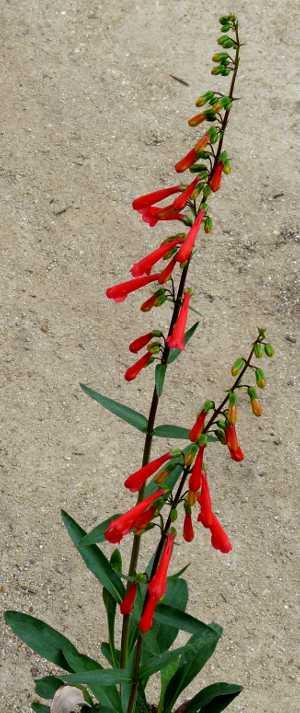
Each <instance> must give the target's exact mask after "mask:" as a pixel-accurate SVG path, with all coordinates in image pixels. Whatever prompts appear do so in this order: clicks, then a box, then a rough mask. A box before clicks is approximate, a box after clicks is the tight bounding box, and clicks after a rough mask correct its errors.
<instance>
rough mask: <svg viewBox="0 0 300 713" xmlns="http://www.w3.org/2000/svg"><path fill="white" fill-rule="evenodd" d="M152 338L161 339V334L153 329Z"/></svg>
mask: <svg viewBox="0 0 300 713" xmlns="http://www.w3.org/2000/svg"><path fill="white" fill-rule="evenodd" d="M152 337H162V332H161V331H160V330H159V329H154V330H153V332H152Z"/></svg>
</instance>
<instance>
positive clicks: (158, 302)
mask: <svg viewBox="0 0 300 713" xmlns="http://www.w3.org/2000/svg"><path fill="white" fill-rule="evenodd" d="M166 300H167V295H166V294H165V293H164V294H162V295H158V297H156V300H155V307H160V305H163V304H164V302H165V301H166Z"/></svg>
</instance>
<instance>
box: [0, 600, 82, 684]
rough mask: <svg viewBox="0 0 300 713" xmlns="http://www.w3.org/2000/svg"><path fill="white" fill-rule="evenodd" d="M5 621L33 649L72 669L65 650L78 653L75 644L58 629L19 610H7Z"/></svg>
mask: <svg viewBox="0 0 300 713" xmlns="http://www.w3.org/2000/svg"><path fill="white" fill-rule="evenodd" d="M5 621H6V623H7V624H8V626H10V628H11V629H12V630H13V632H14V633H15V634H16V635H17V636H18V637H19V638H20V639H21V640H22V641H24V643H25V644H27V646H29V647H30V648H31V649H32V650H33V651H35V652H36V653H37V654H39V655H40V656H42V657H43V658H45V659H47V660H48V661H51V662H52V663H54V664H56V665H57V666H60V667H61V668H64V669H65V670H66V671H71V670H72V668H71V667H70V666H69V664H68V663H67V661H66V659H65V656H64V655H63V653H62V652H63V650H65V651H69V652H74V653H77V651H76V648H75V646H73V644H71V642H70V641H69V640H68V639H67V638H66V637H65V636H63V635H62V634H60V633H59V632H58V631H55V629H52V627H51V626H49V625H48V624H46V623H45V622H44V621H41V620H40V619H35V618H34V617H33V616H30V614H23V612H18V611H11V610H9V611H6V612H5Z"/></svg>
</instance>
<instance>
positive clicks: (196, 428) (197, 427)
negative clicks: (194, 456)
mask: <svg viewBox="0 0 300 713" xmlns="http://www.w3.org/2000/svg"><path fill="white" fill-rule="evenodd" d="M206 416H207V411H204V409H202V411H200V413H199V415H198V416H197V419H196V421H195V423H194V425H193V428H192V429H191V430H190V432H189V439H190V441H192V442H193V443H195V442H196V441H198V438H200V436H201V433H202V431H203V428H204V424H205V419H206Z"/></svg>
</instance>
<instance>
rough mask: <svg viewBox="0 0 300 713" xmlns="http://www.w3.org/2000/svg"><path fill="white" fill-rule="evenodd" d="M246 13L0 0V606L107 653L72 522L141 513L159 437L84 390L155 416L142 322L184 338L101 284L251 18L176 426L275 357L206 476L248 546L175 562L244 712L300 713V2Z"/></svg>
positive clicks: (25, 670) (160, 2) (114, 275)
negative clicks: (141, 487)
mask: <svg viewBox="0 0 300 713" xmlns="http://www.w3.org/2000/svg"><path fill="white" fill-rule="evenodd" d="M235 5H236V7H235V8H233V4H232V3H228V2H227V0H224V2H223V3H221V5H220V4H219V3H217V2H216V1H215V0H214V1H213V2H211V3H206V4H205V3H195V2H194V1H191V0H186V1H176V0H156V1H155V2H150V1H149V0H145V1H144V2H129V0H120V1H119V2H118V0H112V2H107V1H105V0H104V1H103V2H100V1H99V0H90V2H88V3H86V2H83V0H77V2H75V1H74V0H64V1H63V0H51V2H50V1H49V0H44V2H38V0H34V1H33V0H3V2H2V8H1V23H0V27H1V29H0V33H1V53H2V71H1V75H2V76H1V83H2V91H1V94H2V96H1V125H2V128H1V153H2V158H1V174H0V180H1V204H2V205H1V221H2V237H1V247H2V259H1V266H0V270H1V292H2V296H1V307H2V317H1V336H2V347H1V350H2V367H1V383H2V404H3V403H4V408H3V411H2V436H1V459H0V466H1V530H2V534H1V542H2V567H1V582H0V597H1V605H3V609H6V608H18V609H21V610H24V611H27V612H33V613H34V614H35V615H37V616H40V617H41V618H45V619H46V620H47V621H48V622H49V623H51V624H52V625H54V626H56V627H57V628H58V629H60V630H61V631H62V632H65V633H66V634H67V635H68V636H70V638H72V639H73V640H74V642H76V643H77V645H78V646H79V648H80V649H81V650H84V651H86V652H88V653H91V654H93V653H95V650H97V648H98V646H99V642H100V641H101V639H102V637H103V636H104V632H105V624H104V615H103V608H102V606H101V605H100V604H99V600H100V597H99V590H98V587H97V583H96V581H95V580H94V579H93V578H92V576H90V575H89V574H88V573H87V571H86V570H85V567H84V565H83V564H82V562H81V561H79V557H78V556H77V554H76V552H75V551H74V550H73V548H72V545H71V544H70V542H69V540H68V536H67V534H66V533H65V531H64V529H63V526H62V524H61V520H60V513H59V511H60V508H61V507H64V508H65V509H67V510H68V511H69V512H70V513H71V514H73V516H74V517H75V518H76V519H77V520H78V521H79V522H80V523H81V524H82V525H83V526H84V527H87V528H91V527H92V526H93V525H94V524H95V523H96V522H97V521H98V520H102V519H104V517H105V516H108V515H109V514H111V513H112V512H114V511H116V509H117V508H118V509H119V508H120V507H127V506H128V504H129V503H131V502H132V501H131V500H130V499H129V497H128V496H127V495H126V494H125V493H124V490H123V488H122V481H123V478H124V476H125V475H126V473H128V472H130V470H133V468H134V467H135V466H137V465H138V463H139V462H140V457H141V450H142V436H140V435H137V433H136V432H135V431H134V430H132V429H130V427H129V426H128V427H127V426H125V425H123V424H122V423H121V422H120V421H118V420H116V419H115V418H114V417H113V416H112V415H110V414H108V413H106V412H104V411H103V410H101V408H100V407H98V406H97V405H96V404H95V403H93V402H91V401H89V400H88V399H87V398H86V397H84V395H83V394H82V392H81V391H80V388H79V386H78V384H79V381H83V382H85V383H88V384H89V385H90V386H93V387H94V388H98V389H99V390H101V391H103V392H104V393H106V394H108V395H111V396H112V397H115V398H118V399H120V400H123V401H127V402H128V403H129V404H130V405H131V406H133V407H136V408H139V409H141V410H144V411H145V413H146V412H147V409H148V404H149V401H150V393H151V384H152V372H151V370H150V369H149V370H148V371H147V372H146V373H145V374H144V375H143V376H142V377H141V378H140V379H139V380H138V381H136V382H134V383H133V384H131V385H130V386H129V387H128V386H127V385H126V384H125V383H124V379H123V372H124V369H125V367H126V366H127V365H128V364H129V363H130V358H129V357H128V352H127V345H128V342H129V340H131V339H133V338H134V337H135V336H136V335H138V334H139V333H142V332H143V331H146V330H145V324H146V325H147V329H148V325H149V326H150V325H152V326H153V327H154V326H156V327H157V326H158V321H159V320H160V323H159V324H160V326H164V327H166V325H167V323H168V310H167V309H162V311H161V312H160V313H159V314H158V313H157V312H156V313H155V315H153V316H152V314H151V316H150V317H148V316H147V317H146V318H144V317H143V316H142V314H141V313H140V312H138V309H137V307H138V305H139V304H140V302H141V300H140V296H133V297H132V299H130V300H128V301H127V302H125V303H124V304H122V305H118V306H117V305H113V304H111V303H109V302H108V301H107V300H106V299H105V297H104V289H105V287H107V286H108V285H110V284H113V283H114V282H116V281H118V280H120V279H122V278H123V279H125V275H126V272H127V270H128V268H129V266H130V265H131V264H132V262H133V260H134V259H136V258H137V257H138V256H142V255H143V254H144V253H145V252H146V250H147V249H149V248H153V247H154V246H155V245H156V244H157V241H158V238H159V237H160V236H164V235H167V234H168V233H167V231H166V229H165V228H164V227H163V228H158V229H157V230H156V232H155V231H153V232H151V231H150V230H149V229H148V228H147V227H146V226H144V225H142V224H141V223H140V221H139V220H138V219H137V218H136V217H135V216H134V215H133V214H132V211H131V209H130V202H131V200H132V197H133V196H135V195H137V194H139V193H142V192H146V191H147V190H148V189H149V190H150V189H151V188H153V187H156V186H157V185H158V184H159V183H160V182H163V183H165V184H166V185H167V184H168V183H169V182H170V180H173V165H174V160H175V158H179V157H180V156H181V155H182V154H183V152H185V150H186V149H187V148H188V146H189V145H190V141H191V133H190V130H189V129H188V128H187V125H186V123H185V119H186V117H187V116H189V115H190V114H191V111H193V101H194V99H195V97H196V96H197V95H198V94H199V93H200V92H201V91H202V90H205V89H207V88H209V86H210V85H211V83H212V82H211V80H210V79H209V68H210V55H211V54H212V52H213V51H214V50H215V46H216V45H215V37H216V33H217V31H218V30H217V18H218V15H219V14H220V13H224V12H226V11H230V10H232V9H235V10H238V11H239V15H240V22H241V33H242V37H243V38H244V39H245V40H246V43H247V44H246V46H245V47H244V48H243V52H242V65H241V72H240V79H239V85H238V95H239V96H240V97H241V98H242V101H240V102H238V103H237V105H236V107H235V112H234V116H233V117H232V121H231V125H230V129H229V132H228V138H227V148H228V150H229V151H230V154H231V156H232V157H233V162H234V171H233V173H232V176H231V177H230V178H226V180H224V189H223V190H222V192H220V193H219V194H218V195H217V196H216V197H215V198H214V199H213V201H212V204H213V214H214V217H215V220H216V229H215V231H214V233H213V234H212V236H210V237H207V238H206V239H205V241H203V249H202V252H200V251H199V258H198V260H196V261H194V264H193V268H192V270H191V276H190V280H189V284H190V285H193V286H194V288H195V303H196V301H197V308H198V309H199V310H200V312H201V314H202V315H203V318H202V321H201V328H200V329H199V330H198V333H197V336H195V337H194V339H193V342H192V344H191V347H190V348H189V350H188V351H187V353H186V354H185V355H184V356H182V357H181V359H180V360H178V361H177V362H176V366H175V365H174V367H173V368H172V369H170V372H169V373H170V375H169V377H168V382H167V388H166V390H165V394H164V397H163V399H162V401H161V406H160V412H159V419H158V422H160V423H164V422H174V423H178V424H180V423H181V424H182V425H189V424H190V423H191V421H192V419H193V418H194V414H195V412H196V410H197V408H198V407H199V404H201V403H202V402H203V399H204V398H215V399H219V398H220V396H221V395H222V393H223V389H224V388H226V387H228V385H229V384H230V375H229V367H230V364H231V362H232V360H233V358H234V357H235V356H236V355H238V354H239V352H240V351H241V350H242V351H244V350H246V349H248V344H249V343H250V342H251V339H252V338H253V337H254V336H255V333H256V326H257V324H259V325H261V324H263V325H266V326H267V327H268V330H269V334H270V339H272V342H273V343H274V345H275V348H276V359H274V360H273V361H271V360H270V361H269V363H268V365H267V368H268V381H269V385H268V388H267V390H266V391H265V393H264V395H263V402H264V409H265V415H264V417H263V418H262V419H261V420H260V422H258V421H257V420H256V419H254V417H253V418H251V417H250V416H249V413H248V408H247V405H246V403H245V406H244V408H243V414H242V416H241V422H240V433H241V440H242V443H243V446H244V448H245V450H246V452H247V458H246V460H245V461H244V462H243V464H241V465H238V464H234V463H232V462H229V460H228V458H226V456H225V453H224V451H223V450H222V449H221V448H220V447H216V448H215V449H214V450H211V452H210V455H209V459H208V460H209V472H210V478H211V481H212V483H213V486H212V487H213V491H214V499H215V502H217V509H218V512H219V513H221V515H222V519H223V522H224V523H226V527H227V529H228V531H229V532H230V534H231V537H232V540H233V542H234V552H233V554H232V555H231V556H229V557H222V556H221V555H219V554H218V553H216V552H214V551H211V548H210V545H209V541H208V538H207V537H206V535H205V534H203V533H201V535H200V533H199V534H198V536H197V541H196V542H195V543H194V544H193V545H192V546H188V545H185V546H182V547H180V548H177V550H176V557H175V560H176V562H175V563H174V567H176V566H178V565H181V564H183V563H185V562H187V561H190V562H191V567H190V591H191V599H190V609H189V610H190V611H191V612H193V613H194V614H195V615H197V616H199V617H201V618H203V619H204V621H210V620H212V619H214V620H216V621H218V622H219V623H220V624H222V625H223V626H224V629H225V634H224V638H223V640H222V642H221V644H220V646H219V649H218V652H217V654H216V656H215V657H214V660H213V663H212V664H211V665H210V666H208V667H207V669H206V671H205V674H204V675H203V676H202V681H201V683H202V684H203V683H207V682H212V681H214V680H225V681H235V682H240V683H242V684H243V685H244V686H245V690H244V692H243V694H242V696H240V698H238V699H237V700H236V702H235V703H233V704H232V706H231V708H230V710H231V711H232V713H271V711H272V713H281V711H283V710H284V711H291V710H296V709H297V708H298V707H299V709H300V695H299V688H298V689H297V675H298V674H299V666H298V664H297V636H296V629H297V627H296V624H297V615H299V609H297V601H296V597H297V550H296V541H297V540H296V526H297V516H298V513H299V501H298V502H297V497H298V496H297V491H296V482H297V479H296V470H297V450H296V444H297V436H298V432H297V428H296V412H297V407H298V403H299V394H297V390H296V371H297V361H296V355H297V339H298V340H299V316H300V312H299V303H298V302H297V287H298V285H297V279H298V278H297V262H296V261H297V257H298V250H299V241H300V238H299V232H297V223H296V171H295V169H296V160H295V130H296V128H297V122H298V114H297V112H299V108H300V105H299V102H298V103H297V101H296V100H297V97H296V90H295V86H296V83H295V80H296V68H295V32H294V30H295V24H296V17H295V12H296V3H294V2H291V1H290V0H286V1H285V2H283V0H276V2H274V0H264V2H262V0H254V2H252V3H248V2H246V1H241V2H239V3H236V4H235ZM171 74H174V75H177V76H179V77H181V78H182V79H184V80H185V81H187V82H188V83H189V86H183V85H182V84H180V83H178V82H177V81H175V80H174V79H172V78H171V76H170V75H171ZM217 83H218V82H217ZM217 83H216V84H217ZM216 84H215V86H216ZM133 320H135V324H134V326H133V325H132V321H133ZM161 445H162V444H160V447H161ZM156 449H157V450H156V451H155V452H158V449H159V444H158V445H157V446H156ZM298 454H299V452H298ZM298 462H299V460H298ZM147 548H148V552H150V548H151V542H150V540H149V541H148V544H147ZM107 549H108V550H109V548H107ZM298 572H299V569H298ZM298 587H299V584H298ZM298 592H299V588H298ZM298 621H299V618H298ZM1 626H2V624H1ZM2 634H3V649H2V660H1V664H0V666H1V668H0V680H1V685H0V689H1V690H0V701H1V706H0V708H1V713H2V711H3V713H4V711H7V712H8V711H9V713H29V711H30V710H31V709H30V700H31V698H32V689H33V685H32V674H33V675H39V674H41V675H42V674H43V673H44V672H45V671H47V670H50V668H49V667H47V665H45V662H43V661H41V660H40V659H39V658H38V657H37V656H35V655H34V654H32V653H31V652H30V651H29V650H28V649H27V648H26V647H25V646H23V645H22V644H20V643H19V642H18V641H17V639H16V638H15V637H14V636H13V635H12V634H11V632H10V631H9V630H8V629H5V628H4V627H3V626H2ZM298 650H299V649H298ZM192 690H194V691H195V690H196V688H195V689H192ZM297 702H298V705H297Z"/></svg>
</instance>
